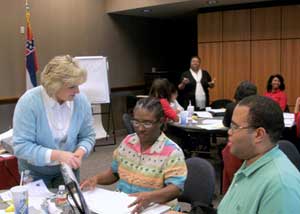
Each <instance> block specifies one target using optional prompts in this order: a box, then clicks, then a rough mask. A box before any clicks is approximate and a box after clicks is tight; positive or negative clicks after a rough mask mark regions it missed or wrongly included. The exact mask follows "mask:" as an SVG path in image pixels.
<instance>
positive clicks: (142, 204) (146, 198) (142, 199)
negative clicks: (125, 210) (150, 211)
mask: <svg viewBox="0 0 300 214" xmlns="http://www.w3.org/2000/svg"><path fill="white" fill-rule="evenodd" d="M129 196H135V197H137V198H136V200H135V201H134V202H133V203H131V204H130V205H129V206H128V207H133V206H135V207H134V209H133V210H132V211H131V214H136V213H137V214H138V213H141V212H143V210H144V209H146V208H147V206H149V204H150V203H152V202H154V200H153V197H152V196H153V195H152V193H151V192H140V193H134V194H130V195H129Z"/></svg>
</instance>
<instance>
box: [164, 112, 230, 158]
mask: <svg viewBox="0 0 300 214" xmlns="http://www.w3.org/2000/svg"><path fill="white" fill-rule="evenodd" d="M207 120H218V121H220V122H221V121H223V117H222V116H216V117H213V118H202V117H198V119H197V120H196V123H194V122H192V121H189V122H188V123H187V124H186V125H183V124H180V123H177V122H168V128H167V133H166V134H167V136H169V137H170V138H171V139H172V140H174V141H175V142H176V143H178V144H179V145H180V146H181V148H182V149H183V150H184V152H185V155H186V156H187V157H189V156H192V155H193V154H195V153H202V154H206V155H210V144H211V141H212V142H213V143H216V139H217V138H216V137H217V136H220V137H227V131H228V128H226V127H224V126H222V127H215V128H213V129H205V128H203V127H200V126H201V125H202V126H203V125H205V124H206V122H208V121H207ZM199 125H200V126H199ZM180 142H181V143H180Z"/></svg>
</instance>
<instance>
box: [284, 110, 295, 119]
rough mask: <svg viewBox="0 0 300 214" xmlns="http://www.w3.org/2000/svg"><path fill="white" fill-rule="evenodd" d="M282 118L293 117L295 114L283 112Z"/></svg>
mask: <svg viewBox="0 0 300 214" xmlns="http://www.w3.org/2000/svg"><path fill="white" fill-rule="evenodd" d="M283 118H284V119H295V114H293V113H287V112H283Z"/></svg>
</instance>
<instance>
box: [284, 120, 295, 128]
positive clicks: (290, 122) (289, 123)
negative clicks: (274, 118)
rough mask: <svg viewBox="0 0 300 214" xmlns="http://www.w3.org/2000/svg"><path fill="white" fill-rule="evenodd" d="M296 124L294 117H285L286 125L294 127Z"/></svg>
mask: <svg viewBox="0 0 300 214" xmlns="http://www.w3.org/2000/svg"><path fill="white" fill-rule="evenodd" d="M294 124H295V120H294V119H284V127H292V126H293V125H294Z"/></svg>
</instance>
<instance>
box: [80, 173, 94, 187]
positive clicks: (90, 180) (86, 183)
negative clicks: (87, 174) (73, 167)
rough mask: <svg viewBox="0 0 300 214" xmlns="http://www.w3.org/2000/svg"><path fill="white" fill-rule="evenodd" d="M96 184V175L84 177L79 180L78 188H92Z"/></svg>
mask: <svg viewBox="0 0 300 214" xmlns="http://www.w3.org/2000/svg"><path fill="white" fill-rule="evenodd" d="M96 185H97V177H96V176H93V177H91V178H88V179H85V180H83V181H82V182H80V189H82V190H93V189H95V187H96Z"/></svg>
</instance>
